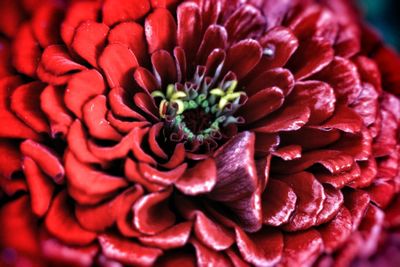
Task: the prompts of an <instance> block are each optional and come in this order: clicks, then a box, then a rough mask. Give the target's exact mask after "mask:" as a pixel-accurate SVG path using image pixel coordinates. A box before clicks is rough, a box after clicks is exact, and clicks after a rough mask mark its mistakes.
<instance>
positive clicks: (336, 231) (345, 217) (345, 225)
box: [318, 207, 352, 253]
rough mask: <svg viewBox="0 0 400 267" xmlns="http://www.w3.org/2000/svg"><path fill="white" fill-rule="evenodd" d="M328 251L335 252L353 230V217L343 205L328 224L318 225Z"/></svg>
mask: <svg viewBox="0 0 400 267" xmlns="http://www.w3.org/2000/svg"><path fill="white" fill-rule="evenodd" d="M318 231H319V233H320V234H321V237H322V240H323V242H324V247H325V250H326V252H327V253H332V252H334V251H335V250H336V249H337V248H339V247H340V246H341V245H343V244H344V242H346V240H347V238H348V237H349V235H350V234H351V232H352V219H351V214H350V212H349V210H348V209H346V208H344V207H342V208H341V209H340V210H339V212H338V213H337V215H336V217H335V218H334V219H333V220H332V221H330V222H329V223H328V224H326V225H324V226H321V227H318Z"/></svg>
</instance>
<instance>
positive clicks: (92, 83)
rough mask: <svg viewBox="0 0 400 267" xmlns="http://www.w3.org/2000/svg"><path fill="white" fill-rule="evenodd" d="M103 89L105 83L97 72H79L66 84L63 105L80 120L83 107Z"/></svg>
mask: <svg viewBox="0 0 400 267" xmlns="http://www.w3.org/2000/svg"><path fill="white" fill-rule="evenodd" d="M82 88H85V90H82ZM105 89H106V85H105V82H104V80H103V77H102V75H101V74H100V73H99V72H98V71H96V70H85V71H81V72H79V73H77V74H75V75H74V76H72V78H71V79H70V80H69V82H68V85H67V89H66V91H65V95H64V101H65V105H66V106H67V107H68V109H70V110H71V111H72V112H73V113H74V114H75V115H76V116H77V117H78V118H82V109H83V106H84V105H85V104H86V103H87V102H88V101H89V100H90V99H91V98H93V97H94V96H96V95H100V94H102V93H104V92H105Z"/></svg>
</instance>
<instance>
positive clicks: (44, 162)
mask: <svg viewBox="0 0 400 267" xmlns="http://www.w3.org/2000/svg"><path fill="white" fill-rule="evenodd" d="M20 148H21V152H22V154H24V155H25V156H28V157H30V158H32V159H33V160H34V161H35V162H36V163H37V164H38V166H39V167H40V169H41V170H42V171H43V172H44V173H46V174H47V175H48V176H50V177H51V178H52V179H53V180H54V182H56V183H58V184H61V183H62V182H63V181H64V175H65V171H64V167H63V164H62V163H61V162H60V160H59V158H58V157H57V155H55V154H54V153H53V152H52V151H50V150H49V149H48V148H47V147H45V146H44V145H42V144H39V143H36V142H34V141H32V140H26V141H24V142H23V143H21V147H20Z"/></svg>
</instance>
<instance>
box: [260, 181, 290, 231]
mask: <svg viewBox="0 0 400 267" xmlns="http://www.w3.org/2000/svg"><path fill="white" fill-rule="evenodd" d="M261 200H262V206H263V223H264V224H268V225H272V226H279V225H281V224H284V223H287V222H288V221H289V218H290V216H291V215H292V213H293V211H294V210H295V208H296V202H297V196H296V194H295V192H294V191H293V189H292V188H291V187H290V186H289V185H288V184H286V183H284V182H281V181H280V180H276V179H270V180H269V181H268V183H267V187H266V190H265V191H264V193H263V195H262V199H261Z"/></svg>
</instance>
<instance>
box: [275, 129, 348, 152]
mask: <svg viewBox="0 0 400 267" xmlns="http://www.w3.org/2000/svg"><path fill="white" fill-rule="evenodd" d="M280 137H281V143H282V144H285V145H289V144H290V145H299V146H301V147H302V150H303V151H304V150H314V149H317V148H323V147H326V146H327V145H329V144H332V143H334V142H335V141H336V140H338V139H339V138H340V137H341V135H340V132H339V131H338V130H333V129H332V130H330V131H328V130H319V129H314V128H306V127H304V128H301V129H300V130H298V131H295V132H286V133H281V134H280Z"/></svg>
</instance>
